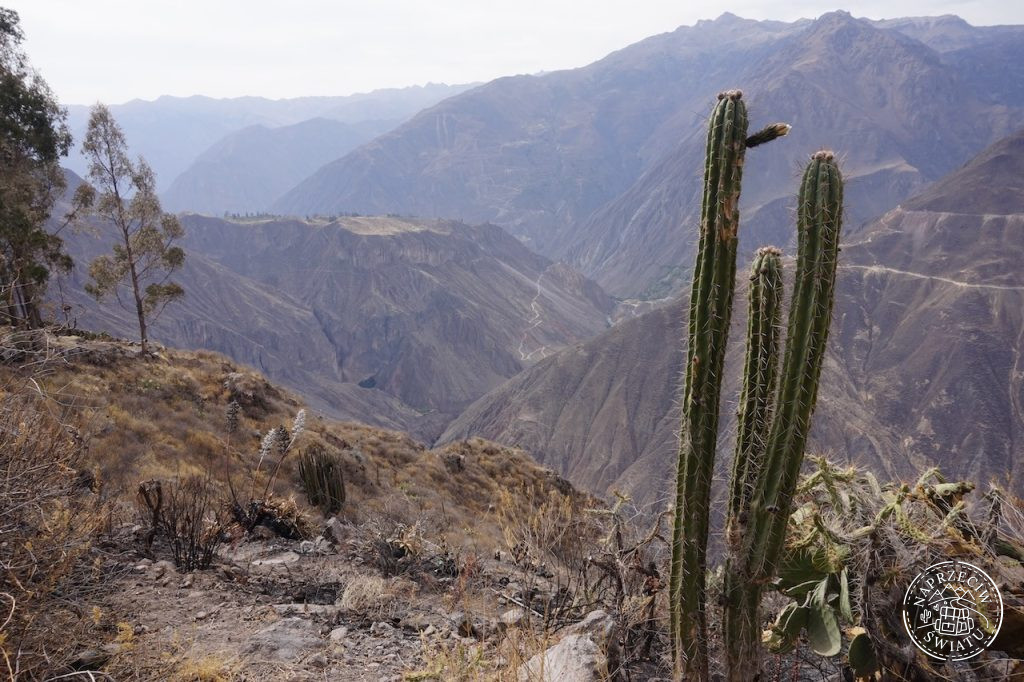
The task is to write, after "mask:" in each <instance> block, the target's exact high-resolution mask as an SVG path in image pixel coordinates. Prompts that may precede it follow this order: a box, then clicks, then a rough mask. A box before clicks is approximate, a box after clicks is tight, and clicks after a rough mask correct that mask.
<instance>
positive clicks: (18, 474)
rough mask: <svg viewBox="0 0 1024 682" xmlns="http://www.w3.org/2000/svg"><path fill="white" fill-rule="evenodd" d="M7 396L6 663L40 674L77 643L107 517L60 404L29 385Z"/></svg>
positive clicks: (18, 673) (0, 629)
mask: <svg viewBox="0 0 1024 682" xmlns="http://www.w3.org/2000/svg"><path fill="white" fill-rule="evenodd" d="M0 396H2V402H0V602H2V607H0V608H2V614H0V652H2V654H3V659H4V660H3V661H2V662H0V670H4V669H5V670H6V673H7V674H8V675H9V677H10V678H11V679H35V678H42V677H45V676H46V675H47V674H48V673H50V672H53V671H55V670H59V669H60V666H61V665H62V664H63V663H64V662H66V661H67V660H69V658H70V657H71V656H72V654H73V649H74V648H75V647H76V646H77V645H78V641H77V638H78V635H80V634H81V633H80V632H77V631H76V630H77V628H79V627H80V621H81V618H80V617H79V614H80V611H81V609H82V608H83V607H84V605H85V604H84V601H83V600H84V596H83V593H84V591H85V590H88V589H90V585H89V582H90V576H89V574H88V567H87V564H88V561H87V559H86V553H87V552H88V551H89V549H90V546H91V543H92V538H93V537H94V535H95V534H96V532H97V530H98V528H99V525H100V518H101V514H100V512H99V510H98V509H97V507H96V504H97V503H96V502H95V496H94V495H92V493H91V492H90V491H89V489H88V485H89V484H90V483H91V479H90V478H89V477H88V476H83V475H82V474H80V473H79V471H78V469H77V467H78V466H79V465H80V464H81V460H82V456H83V453H84V450H85V448H84V444H83V442H82V440H81V438H80V437H79V436H78V435H77V432H75V431H74V429H72V428H70V427H66V426H65V425H64V423H63V420H62V416H61V415H60V414H53V413H51V410H56V409H57V408H56V406H55V405H54V403H53V402H52V401H47V400H45V399H44V398H43V397H42V396H40V395H38V394H33V393H32V392H30V390H29V389H28V388H27V387H20V388H16V389H14V390H13V391H11V390H8V391H3V390H0ZM76 623H79V625H77V626H76V625H75V624H76Z"/></svg>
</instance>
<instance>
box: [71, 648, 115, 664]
mask: <svg viewBox="0 0 1024 682" xmlns="http://www.w3.org/2000/svg"><path fill="white" fill-rule="evenodd" d="M120 651H121V645H120V644H118V643H117V642H111V643H109V644H104V645H103V646H102V647H100V648H98V649H84V650H83V651H80V652H79V653H78V654H76V655H75V657H74V659H73V660H72V661H71V668H72V669H73V670H99V669H101V668H102V667H103V666H104V665H106V664H107V663H108V662H109V661H110V659H111V658H113V657H114V656H116V655H117V654H118V653H120Z"/></svg>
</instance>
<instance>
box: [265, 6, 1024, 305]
mask: <svg viewBox="0 0 1024 682" xmlns="http://www.w3.org/2000/svg"><path fill="white" fill-rule="evenodd" d="M1022 44H1024V28H1022V27H972V26H970V25H969V24H966V23H965V22H963V21H962V20H959V19H956V18H955V17H943V18H938V19H904V20H898V21H897V20H894V21H889V22H871V21H867V20H859V19H855V18H853V17H851V16H850V15H849V14H846V13H844V12H833V13H830V14H826V15H824V16H822V17H820V18H819V19H817V20H814V21H808V20H801V21H798V22H794V23H781V22H770V21H760V22H759V21H751V20H746V19H741V18H739V17H736V16H734V15H731V14H725V15H722V16H721V17H720V18H718V19H716V20H715V21H707V22H699V23H698V24H697V25H695V26H688V27H681V28H679V29H677V30H675V31H673V32H672V33H667V34H663V35H659V36H654V37H652V38H648V39H646V40H644V41H641V42H639V43H637V44H635V45H631V46H629V47H627V48H625V49H622V50H619V51H618V52H615V53H613V54H611V55H609V56H608V57H606V58H604V59H602V60H600V61H598V62H595V63H594V64H591V65H590V66H587V67H584V68H581V69H575V70H571V71H559V72H552V73H548V74H545V75H543V76H516V77H511V78H502V79H498V80H496V81H493V82H491V83H488V84H486V85H483V86H480V87H477V88H474V89H472V90H470V91H468V92H464V93H462V94H460V95H457V96H454V97H450V98H448V99H446V100H444V101H442V102H440V103H439V104H437V105H435V106H434V107H432V108H430V109H427V110H426V111H423V112H421V113H420V114H418V115H417V116H415V117H414V118H412V119H411V120H410V121H408V122H407V123H405V124H403V125H402V126H400V127H398V128H397V129H395V130H393V131H391V132H390V133H387V134H385V135H382V136H381V137H379V138H377V139H376V140H374V141H373V142H371V143H369V144H367V145H364V146H362V147H360V148H358V149H356V150H354V151H352V152H350V153H349V154H347V155H346V156H344V157H342V158H341V159H339V160H337V161H334V162H332V163H329V164H327V165H326V166H324V167H323V168H321V169H320V170H319V171H317V172H316V173H314V174H313V175H312V176H311V177H310V178H309V179H307V180H306V181H304V182H302V183H300V184H299V185H298V186H296V187H295V188H294V189H293V190H291V191H290V192H288V193H287V194H286V195H285V196H284V197H282V198H281V199H280V200H279V201H277V202H275V203H274V204H273V205H272V207H271V210H272V211H275V212H278V213H285V214H299V215H304V214H309V213H325V214H331V213H337V212H345V211H355V212H360V213H401V214H408V215H420V216H441V217H456V218H462V219H465V220H467V221H470V222H483V221H491V222H495V223H497V224H499V225H502V226H504V227H506V228H507V229H508V230H510V231H511V232H512V233H513V234H515V235H517V236H518V237H520V238H521V239H523V240H524V241H525V243H527V244H528V245H530V246H531V248H534V249H535V250H537V251H539V252H540V253H542V254H544V255H546V256H548V257H550V258H560V259H566V260H567V261H568V262H569V263H571V264H572V265H574V266H575V267H577V268H579V269H580V270H581V271H582V272H584V273H585V274H587V275H589V276H592V277H594V278H595V279H596V280H597V281H598V282H599V283H601V284H602V286H604V287H605V288H606V289H607V290H608V291H609V292H611V293H613V294H615V295H618V296H624V297H636V296H640V297H644V298H657V297H661V296H665V295H668V294H670V293H672V292H676V291H679V290H680V286H681V283H682V282H684V281H685V280H686V277H687V273H688V271H689V268H690V265H691V261H692V241H693V240H692V230H690V229H688V227H689V226H690V225H692V224H693V223H694V221H695V220H696V216H697V211H698V210H699V201H698V187H699V182H700V177H699V173H698V172H697V170H695V169H699V168H700V156H701V153H702V150H703V121H704V118H705V116H706V112H707V111H708V110H709V108H710V104H711V102H713V100H714V96H715V94H716V93H717V92H719V91H721V90H723V89H727V88H734V87H739V88H741V89H743V90H744V91H745V92H746V97H747V100H748V104H749V106H750V110H751V116H752V127H757V126H759V125H763V124H767V123H771V122H774V121H777V120H780V121H785V122H788V123H791V124H792V125H793V131H792V133H791V135H790V137H789V138H788V139H784V140H780V141H779V142H776V143H773V145H771V146H770V147H766V148H764V149H757V150H754V151H752V152H751V154H750V156H749V158H748V166H749V168H750V171H749V173H748V176H749V178H750V181H749V182H748V183H747V186H746V187H745V189H744V195H743V203H742V205H741V209H742V210H743V212H744V214H745V215H746V216H747V217H748V218H749V219H750V220H748V222H747V224H748V225H749V227H748V230H749V232H748V234H750V235H751V238H750V239H748V241H747V242H746V243H745V247H744V248H749V249H754V248H755V247H757V246H759V245H760V244H763V243H766V242H780V241H782V242H785V238H787V235H789V231H788V222H789V219H790V209H791V200H790V187H791V185H792V182H793V176H794V173H795V170H794V169H795V168H796V167H797V165H798V163H799V160H800V159H803V158H805V157H806V156H807V154H809V153H810V152H811V151H814V150H815V149H817V148H819V147H821V146H830V147H834V148H835V149H836V150H837V151H838V152H839V153H840V154H841V155H842V156H843V159H844V167H845V168H846V171H847V176H848V178H849V180H850V185H849V201H848V204H849V207H850V209H849V211H850V215H849V223H850V224H851V225H852V226H856V225H857V224H859V223H861V222H864V221H866V220H868V219H870V218H873V217H875V216H877V215H879V214H881V213H882V212H884V211H886V210H888V209H890V208H892V207H893V206H895V205H896V204H897V203H899V202H900V201H901V200H903V199H904V198H906V197H907V196H909V195H910V194H912V193H913V192H914V191H916V190H918V189H920V188H921V187H923V186H924V185H925V184H927V183H928V182H931V181H934V180H937V179H938V178H940V177H941V176H942V175H944V174H945V173H948V172H950V171H952V170H953V169H955V168H956V167H957V166H958V165H959V164H962V163H963V162H964V161H966V160H967V159H968V158H970V157H971V155H972V154H975V153H977V152H978V151H979V150H981V149H982V148H983V147H984V146H985V145H986V144H989V143H991V142H992V141H994V140H995V139H998V138H999V137H1001V136H1003V135H1006V134H1008V133H1009V132H1011V131H1012V130H1013V129H1015V128H1016V127H1018V126H1020V125H1024V109H1022V108H1021V103H1022V98H1024V78H1016V79H1013V78H1007V77H1002V78H999V79H998V80H999V82H998V83H996V82H994V80H993V79H994V78H995V76H993V75H992V74H1004V73H1009V74H1010V75H1012V74H1016V73H1020V72H1021V69H1022V67H1021V66H1020V64H1021V63H1024V62H1022V60H1020V59H1019V57H1020V52H1021V50H1022V49H1024V48H1021V45H1022ZM993 45H996V46H998V47H993ZM1003 66H1005V67H1006V70H1005V71H1004V70H1001V69H1002V67H1003ZM996 67H998V68H996Z"/></svg>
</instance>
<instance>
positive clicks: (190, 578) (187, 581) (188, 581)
mask: <svg viewBox="0 0 1024 682" xmlns="http://www.w3.org/2000/svg"><path fill="white" fill-rule="evenodd" d="M193 582H195V576H194V575H192V574H191V573H189V574H188V575H186V576H185V578H184V580H182V581H181V584H180V585H179V586H178V587H180V588H181V589H183V590H187V589H189V588H190V587H192V583H193Z"/></svg>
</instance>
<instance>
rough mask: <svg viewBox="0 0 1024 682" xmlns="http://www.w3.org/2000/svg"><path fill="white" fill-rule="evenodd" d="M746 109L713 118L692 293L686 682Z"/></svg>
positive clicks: (682, 600)
mask: <svg viewBox="0 0 1024 682" xmlns="http://www.w3.org/2000/svg"><path fill="white" fill-rule="evenodd" d="M746 136H747V110H746V105H745V104H744V103H743V100H742V93H741V92H739V91H738V90H733V91H729V92H725V93H722V94H720V95H719V96H718V104H717V105H716V106H715V109H714V111H713V112H712V114H711V121H710V124H709V127H708V139H707V153H706V158H705V166H704V195H703V201H702V204H701V221H700V240H699V245H698V248H697V259H696V265H695V266H694V274H693V286H692V290H691V294H690V318H689V323H688V345H687V357H686V360H687V364H686V382H685V387H684V393H683V418H682V425H681V439H680V447H679V459H678V465H677V474H676V498H675V517H674V524H673V529H672V564H671V573H670V576H669V610H670V618H671V637H672V657H673V660H674V661H675V667H676V670H677V672H680V673H682V675H683V677H684V678H685V679H693V680H703V679H706V678H707V672H708V667H707V666H708V659H707V638H706V636H705V633H706V630H707V627H706V624H707V620H706V616H705V608H704V606H705V604H704V602H705V595H704V586H705V578H704V574H705V570H706V564H707V538H708V508H709V507H710V498H711V477H712V473H713V467H714V459H715V445H716V441H717V437H718V404H719V395H720V392H721V384H722V364H723V361H724V359H725V346H726V341H727V339H728V332H729V318H730V316H731V313H732V298H733V290H734V288H735V279H736V245H737V229H738V228H739V207H738V205H739V198H740V180H741V178H742V175H743V159H744V155H745V152H746Z"/></svg>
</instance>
